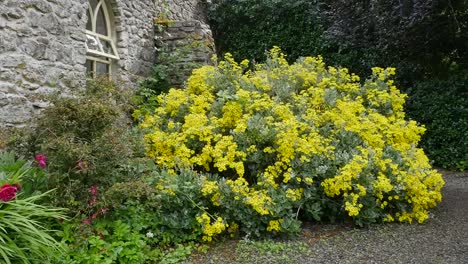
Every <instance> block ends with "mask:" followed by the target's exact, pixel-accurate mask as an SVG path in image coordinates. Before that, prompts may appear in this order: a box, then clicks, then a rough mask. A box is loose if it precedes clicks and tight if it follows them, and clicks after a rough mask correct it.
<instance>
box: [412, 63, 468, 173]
mask: <svg viewBox="0 0 468 264" xmlns="http://www.w3.org/2000/svg"><path fill="white" fill-rule="evenodd" d="M408 92H409V93H410V97H409V100H408V102H407V107H406V109H407V114H408V116H409V117H410V118H413V119H415V120H417V121H419V122H420V123H422V124H424V125H425V126H426V128H427V131H426V133H425V134H424V136H423V137H422V140H421V143H420V144H421V146H422V147H423V148H424V149H425V150H426V153H427V155H428V156H429V158H431V159H433V160H434V163H435V165H437V166H443V167H451V168H455V167H457V168H459V169H462V170H463V169H468V141H467V140H466V139H467V138H468V73H466V72H460V73H457V74H454V75H453V76H452V77H450V78H447V79H432V80H428V81H425V82H420V83H418V84H417V85H416V86H415V87H413V88H412V89H410V90H409V91H408Z"/></svg>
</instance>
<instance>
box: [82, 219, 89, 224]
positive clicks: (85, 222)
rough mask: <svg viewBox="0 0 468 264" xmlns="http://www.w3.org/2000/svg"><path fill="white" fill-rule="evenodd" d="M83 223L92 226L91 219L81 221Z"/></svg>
mask: <svg viewBox="0 0 468 264" xmlns="http://www.w3.org/2000/svg"><path fill="white" fill-rule="evenodd" d="M81 223H83V224H91V219H89V218H86V219H83V220H81Z"/></svg>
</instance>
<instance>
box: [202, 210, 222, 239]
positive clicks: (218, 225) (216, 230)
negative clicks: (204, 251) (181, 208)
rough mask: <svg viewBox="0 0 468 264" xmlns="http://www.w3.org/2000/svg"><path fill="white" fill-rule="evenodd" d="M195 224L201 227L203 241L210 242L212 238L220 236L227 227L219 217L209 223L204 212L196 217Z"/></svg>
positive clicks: (208, 218)
mask: <svg viewBox="0 0 468 264" xmlns="http://www.w3.org/2000/svg"><path fill="white" fill-rule="evenodd" d="M196 219H197V222H198V223H200V224H201V225H202V227H203V234H204V235H203V238H202V239H203V241H208V242H209V241H211V240H213V237H214V236H216V235H218V234H221V233H222V232H223V231H224V230H226V228H227V227H229V225H228V224H225V223H224V221H223V219H222V218H221V217H217V218H216V220H215V221H214V222H213V223H211V218H210V216H208V214H207V213H206V212H204V213H203V214H202V215H201V216H197V217H196Z"/></svg>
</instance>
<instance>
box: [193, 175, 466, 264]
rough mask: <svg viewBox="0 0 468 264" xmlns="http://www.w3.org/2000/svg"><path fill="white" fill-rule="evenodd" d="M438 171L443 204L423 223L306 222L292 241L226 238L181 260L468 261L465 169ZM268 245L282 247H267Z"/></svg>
mask: <svg viewBox="0 0 468 264" xmlns="http://www.w3.org/2000/svg"><path fill="white" fill-rule="evenodd" d="M443 174H444V180H445V182H446V185H445V187H444V189H443V199H442V203H441V204H440V205H439V206H438V207H437V208H436V209H434V210H432V211H431V214H430V219H429V220H427V221H426V222H425V223H424V224H412V225H410V224H384V225H374V226H371V227H369V228H361V229H356V228H354V227H351V226H344V225H310V226H306V227H305V228H304V233H303V235H302V236H301V237H300V238H297V239H296V240H292V241H286V242H284V241H283V242H266V244H265V245H266V247H267V250H266V251H265V249H260V248H259V247H258V244H255V243H251V245H250V246H249V245H248V244H247V245H245V241H242V242H234V241H226V242H224V243H221V244H219V245H218V246H216V247H215V248H213V250H210V252H208V253H207V254H202V255H198V256H194V257H193V258H191V259H189V260H188V261H187V262H186V263H302V264H306V263H340V264H341V263H392V264H393V263H424V264H426V263H460V264H468V172H464V173H463V172H446V171H444V172H443ZM236 244H237V245H236ZM304 246H305V248H306V249H305V250H304ZM263 247H265V246H263ZM268 247H270V248H271V249H273V250H272V251H274V249H276V248H278V247H279V248H280V249H281V250H279V251H277V252H270V251H268ZM195 255H197V254H195Z"/></svg>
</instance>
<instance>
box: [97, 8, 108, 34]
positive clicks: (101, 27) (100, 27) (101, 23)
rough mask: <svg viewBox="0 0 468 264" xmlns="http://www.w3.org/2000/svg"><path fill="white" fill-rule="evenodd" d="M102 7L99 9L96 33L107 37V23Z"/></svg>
mask: <svg viewBox="0 0 468 264" xmlns="http://www.w3.org/2000/svg"><path fill="white" fill-rule="evenodd" d="M102 8H103V7H102V6H101V8H99V11H98V14H97V18H96V33H99V34H101V35H104V36H107V23H106V17H105V16H104V12H103V11H102Z"/></svg>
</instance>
